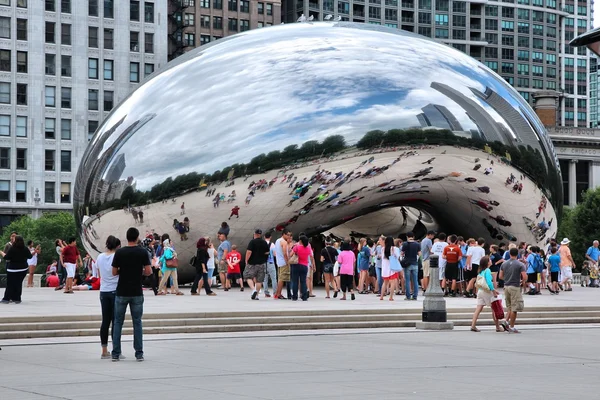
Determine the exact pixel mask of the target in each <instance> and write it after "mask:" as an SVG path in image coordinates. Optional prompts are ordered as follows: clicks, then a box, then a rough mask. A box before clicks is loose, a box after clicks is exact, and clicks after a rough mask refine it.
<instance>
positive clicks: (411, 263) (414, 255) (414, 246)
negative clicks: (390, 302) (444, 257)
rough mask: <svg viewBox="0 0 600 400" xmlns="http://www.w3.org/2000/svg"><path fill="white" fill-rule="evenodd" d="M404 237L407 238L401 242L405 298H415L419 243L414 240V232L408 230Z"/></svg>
mask: <svg viewBox="0 0 600 400" xmlns="http://www.w3.org/2000/svg"><path fill="white" fill-rule="evenodd" d="M406 237H407V239H408V240H407V241H406V242H404V243H402V255H403V256H404V259H403V261H404V262H403V264H404V280H405V282H406V300H417V296H418V294H419V282H418V281H419V279H418V276H419V256H420V255H421V245H420V244H419V243H418V242H415V234H414V233H412V232H408V233H407V234H406ZM411 284H412V285H411ZM411 289H412V290H411Z"/></svg>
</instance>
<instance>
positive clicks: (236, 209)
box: [229, 206, 240, 219]
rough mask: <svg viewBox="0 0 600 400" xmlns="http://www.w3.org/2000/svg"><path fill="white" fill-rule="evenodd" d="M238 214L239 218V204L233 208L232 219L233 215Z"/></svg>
mask: <svg viewBox="0 0 600 400" xmlns="http://www.w3.org/2000/svg"><path fill="white" fill-rule="evenodd" d="M234 215H235V216H236V217H237V218H239V217H240V208H239V207H238V206H235V207H233V208H232V209H231V215H230V216H229V219H231V217H233V216H234Z"/></svg>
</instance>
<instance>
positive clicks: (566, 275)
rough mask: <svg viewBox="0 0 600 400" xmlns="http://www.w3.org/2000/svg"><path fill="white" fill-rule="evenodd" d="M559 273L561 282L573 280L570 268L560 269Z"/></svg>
mask: <svg viewBox="0 0 600 400" xmlns="http://www.w3.org/2000/svg"><path fill="white" fill-rule="evenodd" d="M560 273H561V275H562V278H563V280H565V279H568V280H573V269H572V268H571V267H562V268H561V271H560Z"/></svg>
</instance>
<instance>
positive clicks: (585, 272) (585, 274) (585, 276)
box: [581, 261, 590, 287]
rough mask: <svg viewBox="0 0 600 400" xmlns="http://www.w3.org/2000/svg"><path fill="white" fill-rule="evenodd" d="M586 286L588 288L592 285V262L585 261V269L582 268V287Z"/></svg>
mask: <svg viewBox="0 0 600 400" xmlns="http://www.w3.org/2000/svg"><path fill="white" fill-rule="evenodd" d="M584 284H585V287H588V285H589V284H590V262H589V261H584V262H583V267H582V268H581V287H583V285H584Z"/></svg>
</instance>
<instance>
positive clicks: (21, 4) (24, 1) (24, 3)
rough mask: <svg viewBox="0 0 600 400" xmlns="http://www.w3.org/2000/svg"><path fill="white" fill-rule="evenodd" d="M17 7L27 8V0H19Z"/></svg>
mask: <svg viewBox="0 0 600 400" xmlns="http://www.w3.org/2000/svg"><path fill="white" fill-rule="evenodd" d="M17 7H19V8H27V0H17Z"/></svg>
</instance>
